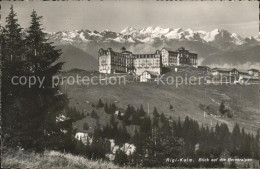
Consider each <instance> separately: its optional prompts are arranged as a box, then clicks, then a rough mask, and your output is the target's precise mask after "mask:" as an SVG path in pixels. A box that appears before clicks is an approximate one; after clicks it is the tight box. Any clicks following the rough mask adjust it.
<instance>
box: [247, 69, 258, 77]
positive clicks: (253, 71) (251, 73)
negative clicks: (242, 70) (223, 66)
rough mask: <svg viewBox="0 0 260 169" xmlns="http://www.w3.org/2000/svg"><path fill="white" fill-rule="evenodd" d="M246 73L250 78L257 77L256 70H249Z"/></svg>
mask: <svg viewBox="0 0 260 169" xmlns="http://www.w3.org/2000/svg"><path fill="white" fill-rule="evenodd" d="M248 73H249V74H250V75H251V76H254V77H259V70H257V69H249V70H248Z"/></svg>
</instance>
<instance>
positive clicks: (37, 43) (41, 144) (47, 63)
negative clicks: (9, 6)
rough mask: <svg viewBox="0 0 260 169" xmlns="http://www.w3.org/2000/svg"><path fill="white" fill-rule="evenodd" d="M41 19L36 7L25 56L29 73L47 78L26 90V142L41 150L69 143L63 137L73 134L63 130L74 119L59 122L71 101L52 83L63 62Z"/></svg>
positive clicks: (69, 127) (70, 125)
mask: <svg viewBox="0 0 260 169" xmlns="http://www.w3.org/2000/svg"><path fill="white" fill-rule="evenodd" d="M41 19H42V17H41V16H40V17H39V16H37V14H36V12H35V11H33V12H32V14H31V25H30V27H29V28H28V31H27V34H28V35H27V37H26V40H25V45H26V52H25V54H26V55H25V56H26V64H27V67H28V69H27V70H26V72H27V73H28V75H29V76H35V77H38V78H41V79H44V82H43V84H42V86H41V87H40V84H39V82H37V83H36V85H35V86H33V87H32V88H28V89H27V90H24V91H23V95H24V97H25V98H24V102H23V105H24V110H23V111H24V113H25V114H26V118H24V120H25V121H27V123H25V124H26V127H25V130H26V133H27V134H26V137H27V138H30V139H27V140H26V141H25V144H27V146H29V147H31V146H32V147H35V149H36V150H39V151H40V150H43V149H44V148H45V147H48V148H51V147H53V148H55V149H57V148H59V147H60V145H66V143H64V142H63V139H62V138H63V137H70V136H69V135H70V134H72V133H71V132H67V134H64V133H63V132H62V130H67V131H72V121H71V119H68V120H66V121H64V122H57V118H58V117H59V116H60V115H61V114H63V112H64V109H65V107H66V106H67V104H68V99H67V96H66V95H59V94H58V93H59V86H52V85H53V84H52V77H53V76H55V74H57V73H58V72H59V71H60V70H61V68H62V65H63V63H62V62H58V63H57V62H56V61H57V60H58V59H59V57H60V54H61V52H60V50H57V49H55V46H52V44H51V43H49V42H47V39H46V38H45V35H46V34H45V33H44V32H43V29H42V28H41ZM32 143H33V144H32Z"/></svg>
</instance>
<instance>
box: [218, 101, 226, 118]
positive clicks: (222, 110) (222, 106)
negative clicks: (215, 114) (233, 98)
mask: <svg viewBox="0 0 260 169" xmlns="http://www.w3.org/2000/svg"><path fill="white" fill-rule="evenodd" d="M225 109H226V108H225V104H224V102H223V101H222V102H221V104H220V106H219V112H220V114H222V115H224V114H225V113H226V111H225Z"/></svg>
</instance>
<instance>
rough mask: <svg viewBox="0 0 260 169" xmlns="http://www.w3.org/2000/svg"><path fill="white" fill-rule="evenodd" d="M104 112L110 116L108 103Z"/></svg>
mask: <svg viewBox="0 0 260 169" xmlns="http://www.w3.org/2000/svg"><path fill="white" fill-rule="evenodd" d="M104 111H105V112H106V113H107V114H109V109H108V105H107V103H106V104H105V106H104Z"/></svg>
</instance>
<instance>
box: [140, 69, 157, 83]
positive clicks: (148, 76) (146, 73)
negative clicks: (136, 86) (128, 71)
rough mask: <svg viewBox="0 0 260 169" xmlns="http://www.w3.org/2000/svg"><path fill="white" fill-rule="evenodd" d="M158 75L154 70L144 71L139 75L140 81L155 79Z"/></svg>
mask: <svg viewBox="0 0 260 169" xmlns="http://www.w3.org/2000/svg"><path fill="white" fill-rule="evenodd" d="M158 75H159V74H158V73H156V72H151V71H144V72H143V73H142V74H141V75H140V82H149V81H156V79H157V76H158Z"/></svg>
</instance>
